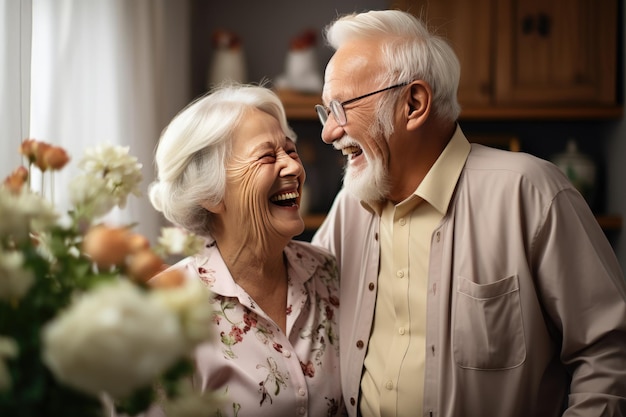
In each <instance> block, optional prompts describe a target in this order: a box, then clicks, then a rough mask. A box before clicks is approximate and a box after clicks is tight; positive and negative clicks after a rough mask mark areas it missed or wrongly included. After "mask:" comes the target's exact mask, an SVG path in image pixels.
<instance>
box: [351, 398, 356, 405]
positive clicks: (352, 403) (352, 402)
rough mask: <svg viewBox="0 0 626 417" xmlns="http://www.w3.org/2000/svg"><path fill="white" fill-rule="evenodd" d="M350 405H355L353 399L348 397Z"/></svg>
mask: <svg viewBox="0 0 626 417" xmlns="http://www.w3.org/2000/svg"><path fill="white" fill-rule="evenodd" d="M350 405H356V400H355V399H354V397H350Z"/></svg>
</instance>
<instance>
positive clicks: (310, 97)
mask: <svg viewBox="0 0 626 417" xmlns="http://www.w3.org/2000/svg"><path fill="white" fill-rule="evenodd" d="M276 94H277V95H278V97H279V98H280V100H281V101H282V102H283V105H284V106H285V112H286V113H287V118H288V119H297V120H317V113H316V112H315V105H316V104H321V103H322V97H321V94H303V93H300V92H297V91H293V90H277V91H276Z"/></svg>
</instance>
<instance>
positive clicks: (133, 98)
mask: <svg viewBox="0 0 626 417" xmlns="http://www.w3.org/2000/svg"><path fill="white" fill-rule="evenodd" d="M0 1H2V0H0ZM4 1H7V0H4ZM8 1H11V0H8ZM32 2H33V3H32V17H33V20H32V87H31V91H32V97H31V113H30V114H31V116H30V119H31V120H30V137H32V138H35V139H38V140H42V141H46V142H50V143H53V144H56V145H59V146H62V147H63V148H65V149H66V150H67V151H68V152H69V153H70V157H71V158H72V160H71V162H70V164H69V165H68V167H67V168H66V169H64V170H63V171H61V172H60V175H57V177H55V186H54V199H55V203H56V204H57V205H58V206H59V207H63V206H64V205H66V204H67V203H66V202H67V200H68V198H67V194H66V188H67V187H66V184H67V183H68V181H69V179H70V178H71V177H72V176H73V175H75V173H76V172H77V167H76V164H77V162H78V160H79V159H80V158H81V157H82V155H83V152H84V150H85V149H86V148H88V147H95V146H96V145H98V144H104V143H111V144H118V145H124V146H129V147H130V153H131V154H132V155H134V156H136V157H137V158H138V159H139V162H141V163H142V164H143V176H144V182H143V184H142V192H143V195H142V196H141V197H140V198H136V197H134V196H131V197H130V198H129V203H128V206H127V208H126V209H124V210H119V211H117V212H115V213H113V214H112V216H110V217H109V218H108V219H107V221H109V222H111V223H119V224H128V223H134V222H137V223H138V225H137V226H136V227H135V229H134V230H136V231H138V232H140V233H142V234H144V235H145V236H146V237H148V238H149V239H150V240H151V241H153V242H154V240H155V238H156V236H157V235H158V231H159V228H160V226H161V225H162V220H161V217H160V216H159V215H158V214H157V213H156V212H155V211H154V209H153V208H152V206H151V205H150V203H149V201H148V198H147V194H146V190H147V186H148V184H149V183H150V182H151V181H152V179H153V178H154V169H153V155H154V148H155V146H156V143H157V141H158V136H159V133H160V131H161V130H162V129H163V127H164V126H165V125H166V124H167V122H168V121H169V120H170V119H171V117H172V116H173V115H174V114H175V113H176V112H177V111H178V110H180V109H181V108H182V107H183V106H184V105H185V104H186V102H187V101H188V100H189V99H190V97H189V91H190V89H189V82H188V73H189V71H188V62H189V57H188V51H189V48H188V45H189V39H188V38H189V35H188V31H187V28H188V27H189V24H188V18H189V6H188V2H187V0H183V1H181V0H133V1H128V0H89V1H84V0H32ZM172 63H175V65H172ZM34 182H35V183H36V181H34Z"/></svg>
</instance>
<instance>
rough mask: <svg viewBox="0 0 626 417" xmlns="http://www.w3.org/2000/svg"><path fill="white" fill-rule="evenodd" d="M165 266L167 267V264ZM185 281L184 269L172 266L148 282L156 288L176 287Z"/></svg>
mask: <svg viewBox="0 0 626 417" xmlns="http://www.w3.org/2000/svg"><path fill="white" fill-rule="evenodd" d="M164 267H165V268H167V265H164ZM183 282H185V274H184V273H183V271H181V270H179V269H174V268H172V269H166V270H165V271H163V272H161V273H160V274H159V275H158V276H156V277H155V278H154V279H151V280H150V282H148V284H150V286H151V287H155V288H175V287H179V286H181V285H183Z"/></svg>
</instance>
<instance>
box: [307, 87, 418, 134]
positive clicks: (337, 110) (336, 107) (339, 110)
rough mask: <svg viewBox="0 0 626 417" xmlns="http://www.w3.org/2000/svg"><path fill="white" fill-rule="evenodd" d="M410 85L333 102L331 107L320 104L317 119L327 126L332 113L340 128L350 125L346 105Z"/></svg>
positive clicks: (317, 106)
mask: <svg viewBox="0 0 626 417" xmlns="http://www.w3.org/2000/svg"><path fill="white" fill-rule="evenodd" d="M408 84H410V82H404V83H400V84H396V85H392V86H391V87H386V88H383V89H382V90H377V91H373V92H371V93H367V94H364V95H362V96H359V97H355V98H351V99H350V100H346V101H341V102H340V101H337V100H332V101H331V102H330V103H329V107H326V106H322V105H321V104H318V105H316V106H315V111H316V112H317V117H319V118H320V122H321V123H322V126H324V125H325V124H326V121H327V120H328V115H329V114H330V113H332V114H333V117H334V118H335V120H336V121H337V124H338V125H339V126H345V125H346V123H348V119H347V117H346V109H344V108H343V106H345V105H346V104H350V103H354V102H355V101H358V100H361V99H363V98H366V97H369V96H373V95H374V94H378V93H382V92H383V91H387V90H391V89H394V88H398V87H404V86H405V85H408Z"/></svg>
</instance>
